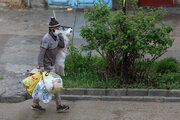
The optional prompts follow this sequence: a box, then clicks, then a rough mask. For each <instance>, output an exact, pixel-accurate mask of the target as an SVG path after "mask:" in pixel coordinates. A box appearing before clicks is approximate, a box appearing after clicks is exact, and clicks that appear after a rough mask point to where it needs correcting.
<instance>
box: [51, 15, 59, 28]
mask: <svg viewBox="0 0 180 120" xmlns="http://www.w3.org/2000/svg"><path fill="white" fill-rule="evenodd" d="M56 27H60V24H59V22H58V21H57V20H56V19H55V18H54V17H52V18H51V21H50V22H49V28H56Z"/></svg>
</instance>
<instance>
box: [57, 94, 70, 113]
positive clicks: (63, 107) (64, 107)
mask: <svg viewBox="0 0 180 120" xmlns="http://www.w3.org/2000/svg"><path fill="white" fill-rule="evenodd" d="M54 96H55V101H56V107H57V112H58V113H59V112H66V111H67V110H69V106H68V105H62V104H61V94H60V91H59V92H58V93H56V94H54Z"/></svg>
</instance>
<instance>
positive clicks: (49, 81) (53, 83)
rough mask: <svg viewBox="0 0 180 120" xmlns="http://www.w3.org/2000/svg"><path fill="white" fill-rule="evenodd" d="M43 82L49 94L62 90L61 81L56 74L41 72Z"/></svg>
mask: <svg viewBox="0 0 180 120" xmlns="http://www.w3.org/2000/svg"><path fill="white" fill-rule="evenodd" d="M43 80H44V84H45V87H46V89H47V91H48V92H49V93H52V94H55V93H57V92H59V91H60V90H61V89H62V88H63V82H62V79H61V77H60V76H59V75H57V74H56V73H53V72H50V73H49V72H43Z"/></svg>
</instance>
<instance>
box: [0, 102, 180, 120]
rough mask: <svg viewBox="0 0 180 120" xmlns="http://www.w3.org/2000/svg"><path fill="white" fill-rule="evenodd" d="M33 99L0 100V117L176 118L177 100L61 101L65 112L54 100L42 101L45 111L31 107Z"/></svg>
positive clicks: (29, 119)
mask: <svg viewBox="0 0 180 120" xmlns="http://www.w3.org/2000/svg"><path fill="white" fill-rule="evenodd" d="M31 103H32V100H27V101H24V102H22V103H16V104H14V103H13V104H6V103H4V104H2V103H0V120H179V118H180V108H179V105H180V103H158V102H156V103H151V102H125V101H123V102H122V101H121V102H120V101H114V102H112V101H111V102H108V101H63V104H68V105H70V108H71V109H70V111H69V112H67V113H56V109H55V103H54V101H52V102H51V103H49V104H46V105H45V104H42V105H43V107H45V108H46V112H45V113H44V112H38V111H33V110H31V109H30V106H31Z"/></svg>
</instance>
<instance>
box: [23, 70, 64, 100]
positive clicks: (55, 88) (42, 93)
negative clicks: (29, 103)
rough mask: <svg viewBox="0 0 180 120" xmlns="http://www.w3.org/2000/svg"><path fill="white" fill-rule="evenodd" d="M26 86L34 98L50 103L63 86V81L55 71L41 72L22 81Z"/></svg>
mask: <svg viewBox="0 0 180 120" xmlns="http://www.w3.org/2000/svg"><path fill="white" fill-rule="evenodd" d="M22 84H23V86H24V88H25V89H26V90H27V92H28V93H29V94H30V95H32V97H33V98H35V99H37V100H40V101H42V102H43V103H48V102H50V101H51V99H52V94H55V93H57V92H59V91H60V90H61V88H63V82H62V79H61V77H60V76H59V75H57V74H56V73H53V72H43V73H42V74H41V73H40V72H38V73H36V74H34V75H32V76H30V77H27V78H26V79H24V80H23V81H22Z"/></svg>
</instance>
